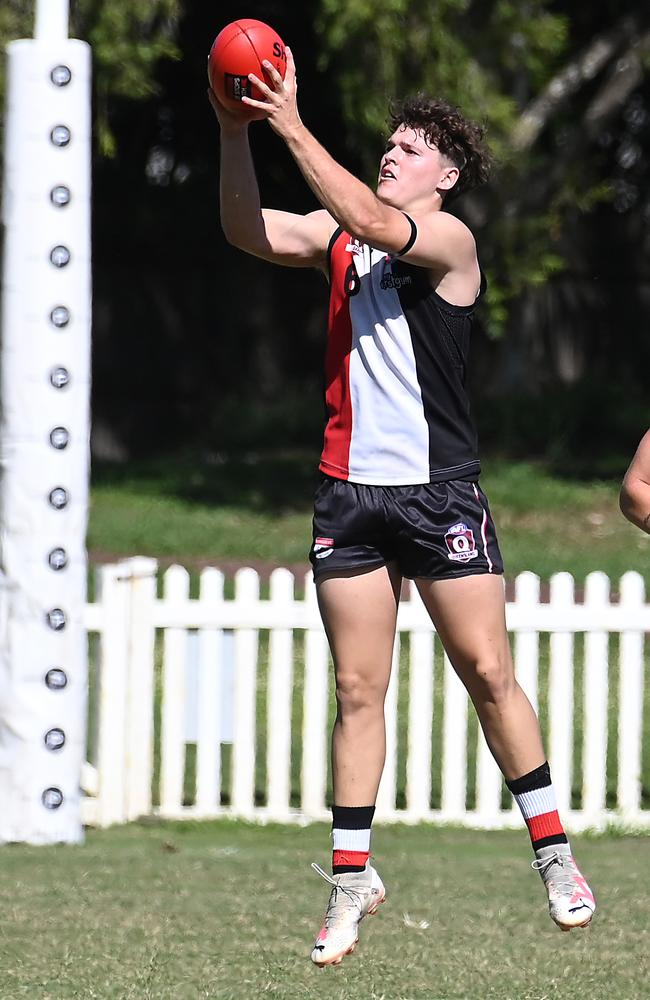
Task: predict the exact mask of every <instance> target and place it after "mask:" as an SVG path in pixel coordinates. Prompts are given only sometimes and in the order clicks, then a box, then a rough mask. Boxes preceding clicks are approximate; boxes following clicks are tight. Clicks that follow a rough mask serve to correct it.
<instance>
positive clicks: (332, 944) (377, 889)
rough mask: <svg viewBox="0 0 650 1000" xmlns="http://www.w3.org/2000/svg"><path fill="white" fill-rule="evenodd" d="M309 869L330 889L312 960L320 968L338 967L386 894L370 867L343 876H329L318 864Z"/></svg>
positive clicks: (353, 947) (351, 950)
mask: <svg viewBox="0 0 650 1000" xmlns="http://www.w3.org/2000/svg"><path fill="white" fill-rule="evenodd" d="M312 868H313V869H314V871H315V872H318V874H319V875H320V876H321V877H322V878H324V879H325V881H326V882H329V883H330V885H331V886H332V887H333V888H332V891H331V893H330V899H329V903H328V904H327V912H326V913H325V919H324V921H323V926H322V927H321V929H320V931H319V932H318V937H317V938H316V942H315V944H314V948H313V951H312V953H311V960H312V962H314V964H315V965H318V966H321V967H322V966H324V965H339V964H340V962H341V961H342V959H343V957H344V956H345V955H349V954H350V953H351V952H353V951H354V949H355V946H356V943H357V941H358V940H359V924H360V923H361V921H362V920H363V918H364V917H367V916H370V915H371V914H373V913H374V912H375V911H376V909H377V907H378V906H379V904H380V903H383V902H384V899H385V898H386V890H385V888H384V884H383V882H382V880H381V879H380V878H379V875H378V874H377V872H376V871H375V869H374V868H373V867H372V865H370V864H367V865H366V867H365V868H364V870H363V871H362V872H344V873H343V874H342V875H328V874H327V872H324V871H323V869H322V868H321V867H320V866H319V865H317V864H312Z"/></svg>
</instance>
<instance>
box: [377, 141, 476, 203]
mask: <svg viewBox="0 0 650 1000" xmlns="http://www.w3.org/2000/svg"><path fill="white" fill-rule="evenodd" d="M457 176H458V170H457V168H456V167H453V166H452V165H451V164H450V163H449V161H448V160H446V158H445V157H443V156H441V154H440V152H439V151H438V149H437V148H436V147H435V146H430V145H429V143H428V142H427V141H426V139H425V138H424V135H423V134H422V131H421V130H420V129H413V128H409V126H408V125H401V126H400V127H399V128H398V129H397V130H396V131H395V132H393V134H392V135H391V137H390V139H389V140H388V142H387V143H386V150H385V152H384V155H383V156H382V158H381V163H380V165H379V178H378V181H377V197H378V198H379V199H380V200H381V201H383V202H384V203H385V204H386V205H392V206H393V207H394V208H402V209H405V208H409V207H410V208H416V207H422V208H425V207H426V206H427V204H428V203H429V202H430V201H431V199H432V198H433V196H435V194H436V191H437V190H439V189H440V188H449V187H452V186H453V183H454V182H455V179H456V177H457Z"/></svg>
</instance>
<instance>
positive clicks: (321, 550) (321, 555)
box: [313, 538, 334, 559]
mask: <svg viewBox="0 0 650 1000" xmlns="http://www.w3.org/2000/svg"><path fill="white" fill-rule="evenodd" d="M333 551H334V539H333V538H315V539H314V548H313V553H314V555H315V556H316V558H317V559H327V557H328V556H331V554H332V552H333Z"/></svg>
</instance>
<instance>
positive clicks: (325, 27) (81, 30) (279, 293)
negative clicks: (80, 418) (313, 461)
mask: <svg viewBox="0 0 650 1000" xmlns="http://www.w3.org/2000/svg"><path fill="white" fill-rule="evenodd" d="M26 6H27V7H29V6H31V4H28V5H26V4H25V3H24V2H16V0H5V3H4V5H3V7H2V9H1V10H0V40H4V41H6V40H8V39H9V38H11V37H18V36H19V35H21V34H23V35H25V34H30V33H31V24H30V21H31V18H30V17H29V16H27V14H26V12H25V8H26ZM72 11H73V24H74V29H75V31H76V33H77V34H78V36H80V37H84V38H87V39H88V40H89V41H90V43H91V44H92V46H93V54H94V101H95V109H94V113H95V123H96V160H95V170H94V192H95V200H94V209H93V210H94V286H95V309H94V316H95V320H94V400H93V405H94V413H95V439H94V445H95V448H96V451H97V452H98V453H101V454H105V455H110V454H113V455H114V456H116V457H117V456H119V455H122V454H129V453H137V452H139V451H145V450H146V451H150V450H152V449H156V450H169V449H172V448H175V447H179V446H187V445H188V444H189V443H191V444H192V445H196V446H199V447H201V448H205V449H207V450H208V451H213V452H214V451H219V450H223V449H228V448H233V447H241V446H252V445H261V444H265V443H272V444H274V445H275V444H278V443H281V444H283V445H284V444H296V443H298V444H300V443H309V444H314V445H316V444H317V441H318V438H319V434H320V427H321V419H322V408H321V404H320V398H321V375H320V369H321V362H322V353H323V341H324V337H323V333H324V315H325V299H326V289H325V288H324V286H323V283H322V280H321V279H320V277H319V276H317V275H314V274H311V273H306V272H302V271H300V272H296V271H291V270H285V269H280V268H275V267H272V266H271V265H266V264H263V263H261V262H259V261H256V260H254V259H252V258H249V257H247V256H246V255H243V254H241V253H239V252H238V251H236V250H234V249H232V248H230V247H228V246H226V245H225V244H224V241H223V239H222V236H221V231H220V227H219V223H218V205H217V162H218V135H217V129H216V126H215V123H214V120H213V117H212V112H211V110H210V109H209V107H208V105H207V102H206V100H205V88H206V79H205V59H206V55H207V52H208V50H209V48H210V45H211V42H212V40H213V38H214V36H215V34H216V33H217V32H218V30H220V28H221V27H222V26H223V23H224V22H225V21H226V20H228V17H229V16H230V14H231V12H229V15H228V16H225V15H223V14H221V13H220V11H217V10H216V9H213V8H211V7H209V5H203V4H190V3H183V2H182V0H143V2H141V3H138V4H132V3H129V2H127V0H77V2H76V3H73V5H72ZM236 13H237V12H232V16H235V15H236ZM244 13H245V14H246V15H247V16H252V17H259V18H260V19H262V20H265V21H268V22H270V23H271V24H273V25H274V26H275V27H276V28H277V29H278V30H279V32H280V34H281V35H282V36H283V37H284V38H285V40H287V41H288V42H290V43H291V45H292V48H293V50H294V53H295V55H296V59H297V63H298V70H299V78H300V107H301V112H302V115H303V117H304V119H305V121H306V122H307V124H308V125H309V126H310V127H311V128H312V129H313V130H314V132H315V133H316V135H317V136H318V138H319V139H321V141H323V142H324V144H325V145H326V146H327V148H328V149H330V151H331V152H332V153H333V155H334V156H336V157H337V158H338V159H340V160H341V161H342V162H344V163H345V164H346V165H347V166H348V167H349V168H350V169H352V170H353V171H354V172H356V173H358V174H359V175H360V176H362V177H364V178H365V179H366V180H368V181H369V182H373V180H374V177H375V174H376V164H377V161H378V156H379V153H380V151H381V142H382V135H383V133H384V131H385V119H386V109H387V104H388V101H389V100H390V98H391V97H394V96H399V95H402V94H404V93H405V92H407V91H408V92H413V91H416V90H426V91H429V92H431V93H435V94H439V95H442V96H445V97H446V98H447V99H449V100H451V101H453V102H455V103H457V104H459V105H460V106H461V108H462V109H463V110H464V112H465V113H467V114H468V115H470V116H472V117H474V118H476V119H478V120H481V121H484V122H485V123H486V124H487V126H488V130H489V136H490V141H491V145H492V147H493V150H494V152H495V154H496V161H497V165H496V170H495V172H494V176H493V180H492V183H491V184H490V185H489V186H488V187H487V188H486V189H484V190H482V191H479V192H476V193H475V194H472V195H471V196H467V197H465V198H463V199H461V200H460V202H459V203H458V208H457V209H456V207H455V206H454V207H453V210H454V211H456V210H458V211H459V213H461V214H462V216H463V217H464V218H465V219H466V221H467V222H468V223H469V224H470V226H471V227H472V229H473V230H474V231H475V233H476V235H477V240H478V244H479V249H480V254H481V259H482V262H483V266H484V268H485V269H486V271H487V272H488V276H489V279H490V291H489V296H488V300H487V304H486V307H485V308H484V309H483V311H482V324H483V328H482V330H480V331H479V332H478V334H477V337H476V341H475V345H474V366H473V385H472V393H473V398H474V400H475V406H476V409H477V410H478V418H479V424H480V426H481V427H482V436H483V438H484V440H485V441H487V443H488V444H492V445H493V446H495V447H499V448H500V449H501V450H506V451H509V452H515V453H516V452H520V451H524V452H525V453H526V454H531V453H536V452H540V451H546V452H547V453H548V452H549V450H550V451H551V453H553V454H555V456H556V457H557V459H558V461H564V460H565V459H567V460H569V461H570V464H571V465H572V466H575V463H576V458H577V457H580V458H581V459H582V460H583V461H584V463H585V465H589V466H590V467H591V468H593V463H594V461H596V460H597V461H599V462H601V463H604V465H606V463H607V461H608V458H607V456H608V455H609V454H610V453H613V452H615V451H616V450H619V449H624V450H626V451H627V450H629V449H630V448H631V447H632V444H633V443H634V440H635V438H637V437H638V436H639V433H640V430H641V429H642V427H643V426H647V424H648V413H649V411H650V407H649V406H648V404H647V399H648V390H649V388H650V386H649V384H648V383H649V381H650V375H649V374H648V373H649V372H650V341H649V338H648V336H647V332H646V330H647V325H648V323H647V321H648V318H649V317H650V253H649V250H650V246H649V243H650V237H649V235H648V233H649V231H650V230H649V227H648V222H649V221H650V184H649V172H650V156H649V154H650V82H649V81H650V73H649V68H650V12H649V11H648V8H647V4H644V3H641V2H640V0H622V2H617V3H614V2H613V0H601V2H600V3H599V4H597V5H596V4H582V3H578V0H556V2H550V0H435V2H434V0H384V2H383V3H382V4H380V5H377V4H375V3H371V2H370V0H356V2H355V3H354V4H351V3H348V2H347V0H305V2H303V3H302V4H300V5H294V4H289V3H287V2H281V0H276V2H274V0H268V2H264V0H251V2H249V3H248V5H247V9H246V10H245V11H244ZM251 136H252V142H253V146H254V152H255V157H256V162H257V165H258V174H259V177H260V184H261V188H262V196H263V201H264V202H265V203H266V204H268V205H270V206H273V207H282V208H285V209H288V210H292V211H298V212H304V211H308V210H310V209H312V208H313V207H315V205H314V200H313V197H312V196H311V194H310V192H309V191H308V190H307V189H306V188H305V185H304V184H303V182H302V181H301V179H300V177H299V173H298V171H297V169H296V167H295V165H294V164H293V163H292V161H291V159H290V157H289V156H288V154H287V153H286V150H285V149H284V147H283V146H282V144H281V143H280V142H279V140H278V139H277V137H275V136H274V135H273V133H272V132H271V130H270V129H269V128H268V127H267V126H265V125H264V124H256V125H254V126H253V127H252V129H251Z"/></svg>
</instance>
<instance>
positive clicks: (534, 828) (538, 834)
mask: <svg viewBox="0 0 650 1000" xmlns="http://www.w3.org/2000/svg"><path fill="white" fill-rule="evenodd" d="M526 825H527V826H528V832H529V833H530V839H531V840H532V841H533V842H534V841H536V840H541V839H542V837H554V836H555V835H556V834H558V833H564V827H563V826H562V824H561V822H560V817H559V815H558V811H557V809H554V810H553V812H548V813H541V815H540V816H531V818H530V819H527V820H526Z"/></svg>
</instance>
